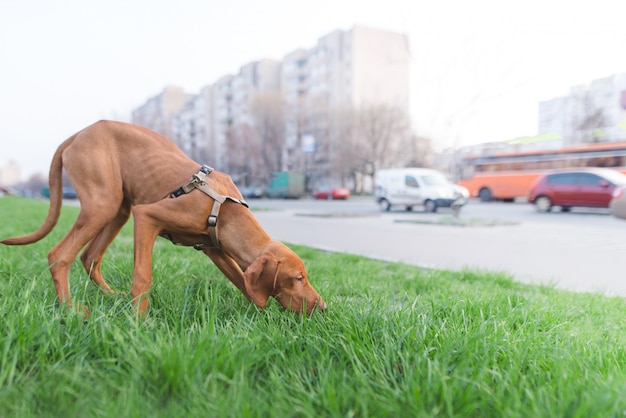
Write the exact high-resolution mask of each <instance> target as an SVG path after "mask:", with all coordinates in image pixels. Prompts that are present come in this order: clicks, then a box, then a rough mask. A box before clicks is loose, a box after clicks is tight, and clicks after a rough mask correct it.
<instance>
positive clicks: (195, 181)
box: [170, 165, 248, 250]
mask: <svg viewBox="0 0 626 418" xmlns="http://www.w3.org/2000/svg"><path fill="white" fill-rule="evenodd" d="M211 171H213V168H211V167H209V166H208V165H203V166H202V167H201V168H200V170H199V171H198V172H197V173H196V174H194V175H193V177H192V178H191V180H189V183H187V184H185V185H184V186H181V187H179V188H178V189H176V190H174V191H173V192H172V193H170V198H176V197H179V196H182V195H183V194H187V193H189V192H191V191H193V190H195V189H198V190H200V191H201V192H202V193H204V194H206V195H207V196H209V197H210V198H211V199H213V207H212V208H211V214H210V215H209V217H208V219H207V225H208V226H209V237H210V238H211V243H212V244H213V247H215V248H221V246H220V241H219V238H218V235H217V219H218V216H219V213H220V208H221V206H222V203H224V202H225V201H227V200H230V201H233V202H235V203H239V204H240V205H243V206H245V207H248V203H247V202H246V201H245V200H242V199H237V198H234V197H231V196H223V195H221V194H219V193H218V192H216V191H215V190H214V189H213V188H212V187H211V186H209V184H208V181H207V176H208V175H209V174H210V173H211ZM204 247H206V244H198V245H195V246H194V248H195V249H196V250H201V249H203V248H204Z"/></svg>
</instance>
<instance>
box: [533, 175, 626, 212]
mask: <svg viewBox="0 0 626 418" xmlns="http://www.w3.org/2000/svg"><path fill="white" fill-rule="evenodd" d="M620 186H626V175H624V174H622V173H620V172H618V171H615V170H612V169H610V168H577V169H563V170H553V171H549V172H546V173H545V174H544V175H543V176H541V177H540V178H539V179H537V181H535V183H534V184H533V185H532V186H531V188H530V193H529V195H528V201H529V202H530V203H533V204H534V205H535V207H536V208H537V210H538V211H539V212H549V211H550V210H552V207H554V206H560V207H561V210H562V211H563V212H567V211H569V210H570V209H571V208H572V207H574V206H583V207H594V208H608V207H609V204H610V202H611V198H612V195H613V191H614V190H615V188H616V187H620Z"/></svg>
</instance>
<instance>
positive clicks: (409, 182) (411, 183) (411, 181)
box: [404, 176, 420, 187]
mask: <svg viewBox="0 0 626 418" xmlns="http://www.w3.org/2000/svg"><path fill="white" fill-rule="evenodd" d="M404 184H405V185H406V186H407V187H420V185H419V184H417V180H416V179H415V177H413V176H404Z"/></svg>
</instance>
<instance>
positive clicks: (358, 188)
mask: <svg viewBox="0 0 626 418" xmlns="http://www.w3.org/2000/svg"><path fill="white" fill-rule="evenodd" d="M331 132H332V134H331V139H332V145H333V152H332V153H331V155H332V158H331V160H330V162H331V164H330V167H331V168H332V171H333V173H334V174H335V176H337V177H339V178H340V179H341V180H342V182H344V181H345V180H346V179H347V178H351V179H352V182H353V185H354V190H353V191H354V192H356V193H360V192H363V191H364V183H366V182H367V180H366V178H367V177H369V178H370V181H371V177H372V176H373V175H374V173H375V171H376V169H377V168H381V167H390V166H394V165H406V164H408V163H412V162H414V161H417V160H418V159H419V158H420V150H421V147H420V146H419V143H418V142H417V137H415V136H413V135H411V133H410V128H409V122H408V116H407V115H406V114H405V113H404V112H402V111H401V110H400V109H398V108H395V107H392V106H389V105H384V104H382V105H380V104H379V105H370V106H364V107H361V108H359V109H343V110H337V111H335V112H334V113H333V117H332V123H331Z"/></svg>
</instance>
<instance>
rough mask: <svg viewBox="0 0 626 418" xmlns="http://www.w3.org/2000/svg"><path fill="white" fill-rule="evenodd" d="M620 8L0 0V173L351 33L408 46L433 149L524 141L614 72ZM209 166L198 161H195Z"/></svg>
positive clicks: (366, 1) (621, 43) (415, 116)
mask: <svg viewBox="0 0 626 418" xmlns="http://www.w3.org/2000/svg"><path fill="white" fill-rule="evenodd" d="M625 12H626V2H622V1H618V0H611V1H608V0H596V1H594V2H577V1H571V0H563V1H561V0H525V1H523V2H522V1H509V0H499V1H497V0H496V1H492V0H472V1H467V0H436V1H435V0H430V1H423V0H386V1H372V0H346V1H344V0H314V1H311V0H298V1H281V0H176V1H175V2H174V1H162V0H130V1H129V0H107V1H100V0H93V1H84V0H57V1H49V0H3V1H2V2H0V167H4V166H6V165H7V164H9V163H10V162H12V161H13V162H16V163H17V164H19V165H20V167H21V169H22V177H23V180H26V179H27V178H28V177H30V176H31V175H33V174H35V173H38V172H39V173H43V174H44V175H47V173H48V169H49V164H50V161H51V158H52V155H53V153H54V151H55V149H56V147H57V146H58V145H59V144H60V143H61V142H62V141H63V140H65V139H66V138H68V137H69V136H71V135H72V134H74V133H75V132H77V131H79V130H81V129H83V128H84V127H86V126H88V125H90V124H92V123H94V122H96V121H97V120H100V119H116V120H122V121H130V112H131V111H132V109H134V108H136V107H138V106H140V105H142V104H143V103H144V102H145V101H146V100H147V99H148V98H150V97H153V96H155V95H157V94H159V93H160V92H161V91H162V90H163V88H164V87H165V86H168V85H175V86H180V87H183V88H184V89H185V91H186V92H188V93H197V92H198V91H199V90H200V88H201V87H203V86H206V85H208V84H211V83H213V82H215V81H216V80H217V79H218V78H220V77H221V76H223V75H226V74H235V73H237V72H238V71H239V68H240V67H241V66H242V65H244V64H247V63H249V62H252V61H256V60H259V59H263V58H271V59H278V60H280V59H282V58H283V57H284V56H285V55H286V54H288V53H289V52H291V51H293V50H295V49H298V48H312V47H314V46H315V45H316V43H317V40H318V39H319V38H320V37H322V36H324V35H326V34H327V33H330V32H332V31H334V30H336V29H342V30H349V29H350V28H352V27H353V26H354V25H365V26H369V27H373V28H378V29H383V30H389V31H393V32H399V33H404V34H406V35H407V36H408V38H409V44H410V65H411V81H410V83H411V85H410V89H411V92H410V93H411V120H412V122H413V130H414V131H415V133H416V134H418V135H420V136H424V137H428V138H430V139H431V141H432V144H433V146H434V148H435V150H442V149H445V148H448V147H456V146H463V145H471V144H477V143H483V142H491V141H500V140H507V139H512V138H516V137H520V136H532V135H535V134H536V133H537V113H538V104H539V102H540V101H542V100H548V99H552V98H554V97H558V96H564V95H567V94H568V92H569V89H570V88H571V87H573V86H576V85H580V84H587V83H589V82H590V81H592V80H594V79H598V78H603V77H607V76H610V75H612V74H618V73H625V72H626V52H625V51H626V20H624V16H626V13H625ZM207 163H210V162H207Z"/></svg>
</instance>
